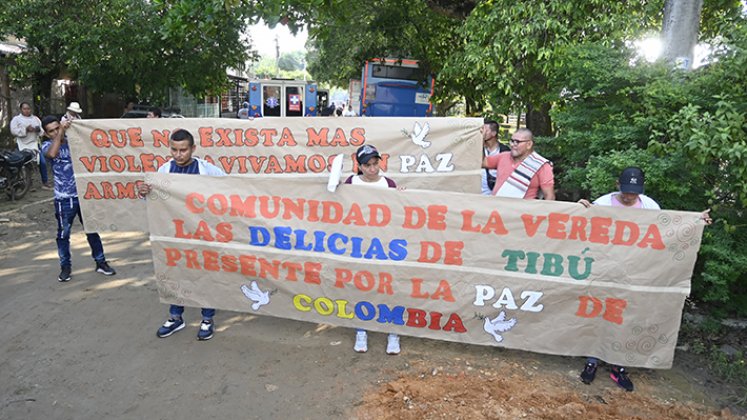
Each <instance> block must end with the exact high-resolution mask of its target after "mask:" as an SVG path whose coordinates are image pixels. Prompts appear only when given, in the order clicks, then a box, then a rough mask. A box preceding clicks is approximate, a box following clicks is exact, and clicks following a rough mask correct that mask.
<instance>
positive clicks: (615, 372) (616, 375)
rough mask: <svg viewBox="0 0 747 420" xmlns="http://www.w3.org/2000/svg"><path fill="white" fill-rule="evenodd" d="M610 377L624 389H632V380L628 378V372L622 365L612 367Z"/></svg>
mask: <svg viewBox="0 0 747 420" xmlns="http://www.w3.org/2000/svg"><path fill="white" fill-rule="evenodd" d="M610 378H612V380H613V381H615V383H616V384H617V385H618V386H619V387H620V388H624V389H625V390H626V391H628V392H631V391H633V382H632V381H631V380H630V378H628V372H627V371H625V368H623V367H617V366H615V367H613V368H612V370H611V371H610Z"/></svg>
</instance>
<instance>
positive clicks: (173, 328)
mask: <svg viewBox="0 0 747 420" xmlns="http://www.w3.org/2000/svg"><path fill="white" fill-rule="evenodd" d="M185 326H186V324H185V323H184V320H183V319H181V318H169V320H168V321H166V322H164V323H163V325H162V326H161V328H159V329H158V332H156V335H157V336H158V338H166V337H168V336H170V335H171V334H173V333H175V332H177V331H179V330H181V329H182V328H184V327H185Z"/></svg>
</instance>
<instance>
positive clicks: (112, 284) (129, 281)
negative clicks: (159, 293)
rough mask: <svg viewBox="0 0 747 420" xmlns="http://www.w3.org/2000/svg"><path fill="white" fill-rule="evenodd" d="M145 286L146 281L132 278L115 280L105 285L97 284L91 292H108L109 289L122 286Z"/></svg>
mask: <svg viewBox="0 0 747 420" xmlns="http://www.w3.org/2000/svg"><path fill="white" fill-rule="evenodd" d="M146 284H148V282H147V281H144V280H138V279H133V278H127V279H116V280H110V281H107V282H105V283H99V284H97V285H96V286H94V287H93V290H110V289H116V288H119V287H122V286H145V285H146Z"/></svg>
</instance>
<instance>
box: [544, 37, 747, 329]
mask: <svg viewBox="0 0 747 420" xmlns="http://www.w3.org/2000/svg"><path fill="white" fill-rule="evenodd" d="M739 31H741V33H742V36H741V37H740V36H736V34H734V33H732V34H731V38H730V39H731V40H732V41H730V42H731V43H730V44H729V45H728V46H727V48H725V49H722V50H721V52H720V53H718V57H717V60H716V61H714V62H712V63H711V64H710V65H709V66H706V67H705V68H701V69H698V70H695V71H692V72H688V73H684V72H681V71H677V70H670V69H669V68H667V67H664V66H663V65H660V64H647V63H641V62H638V63H635V65H631V63H633V62H634V60H633V53H632V51H629V50H626V49H625V48H620V47H619V46H618V47H617V48H610V47H607V46H605V45H604V44H602V43H590V44H585V45H580V46H573V47H569V48H566V49H565V50H564V51H563V55H562V57H561V58H560V59H561V62H562V63H563V64H562V65H561V66H559V67H558V69H557V71H556V72H554V73H553V74H554V75H555V76H554V77H553V78H551V81H550V82H551V85H552V86H553V88H554V89H555V90H556V91H558V92H562V94H561V95H560V96H559V97H558V98H556V107H555V109H554V111H553V117H554V120H555V123H556V124H557V128H558V135H557V137H554V138H546V139H542V140H541V141H540V143H541V145H540V147H541V150H542V151H543V153H544V154H545V155H546V156H547V157H548V158H550V159H552V160H553V161H554V162H555V167H556V170H557V181H556V182H557V185H558V186H559V188H558V196H559V197H561V198H565V199H570V200H575V199H578V198H589V197H591V198H596V197H598V196H600V195H602V194H605V193H607V192H610V191H614V189H615V185H614V182H615V180H616V178H617V176H618V174H619V173H620V171H621V169H623V168H624V167H626V166H639V167H641V168H643V170H644V171H645V173H646V194H647V195H649V196H651V197H653V198H654V199H656V200H657V201H658V202H659V203H660V204H661V206H662V207H663V208H671V209H680V210H691V211H700V210H704V209H706V208H711V209H712V215H713V216H714V218H715V219H716V220H717V222H716V223H715V224H714V225H713V226H710V227H707V228H706V230H705V233H704V236H703V244H702V247H701V252H700V254H699V259H698V262H697V263H696V268H695V275H694V278H693V284H692V295H693V297H694V299H696V300H698V301H701V302H706V303H709V304H710V305H711V306H712V308H711V310H712V313H714V314H716V315H719V316H725V315H727V314H740V315H745V314H747V305H745V303H747V249H745V248H744V247H742V246H741V245H742V244H744V243H745V241H747V223H746V222H747V220H746V219H747V215H745V206H746V205H747V74H746V73H745V72H744V68H745V64H746V63H745V62H744V61H745V54H744V52H745V50H746V48H747V31H745V29H744V25H737V26H736V32H739ZM725 80H727V81H728V82H725Z"/></svg>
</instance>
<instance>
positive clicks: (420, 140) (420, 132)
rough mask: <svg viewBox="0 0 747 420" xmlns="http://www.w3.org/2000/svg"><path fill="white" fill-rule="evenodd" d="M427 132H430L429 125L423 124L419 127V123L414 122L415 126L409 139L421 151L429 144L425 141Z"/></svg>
mask: <svg viewBox="0 0 747 420" xmlns="http://www.w3.org/2000/svg"><path fill="white" fill-rule="evenodd" d="M429 131H431V126H430V124H428V123H425V124H424V125H422V126H421V125H420V123H419V122H417V121H415V126H414V127H413V128H412V133H410V139H411V140H412V142H413V143H415V144H416V145H418V146H420V147H422V148H423V149H425V148H427V147H430V145H431V142H429V141H426V140H425V137H426V136H427V135H428V132H429Z"/></svg>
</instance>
